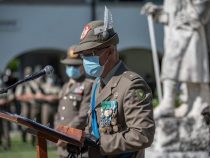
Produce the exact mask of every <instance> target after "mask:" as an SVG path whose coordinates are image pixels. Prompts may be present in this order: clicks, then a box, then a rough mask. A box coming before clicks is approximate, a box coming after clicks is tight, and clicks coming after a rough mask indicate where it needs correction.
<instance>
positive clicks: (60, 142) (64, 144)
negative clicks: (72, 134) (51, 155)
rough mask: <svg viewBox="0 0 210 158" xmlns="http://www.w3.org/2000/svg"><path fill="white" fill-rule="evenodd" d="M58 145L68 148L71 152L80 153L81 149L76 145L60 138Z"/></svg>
mask: <svg viewBox="0 0 210 158" xmlns="http://www.w3.org/2000/svg"><path fill="white" fill-rule="evenodd" d="M56 146H58V147H62V148H63V149H67V151H68V152H69V153H74V154H79V153H80V152H81V149H80V148H79V147H77V146H75V145H72V144H69V143H67V142H65V141H63V140H61V139H59V140H58V142H57V143H56Z"/></svg>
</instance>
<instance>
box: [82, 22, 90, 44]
mask: <svg viewBox="0 0 210 158" xmlns="http://www.w3.org/2000/svg"><path fill="white" fill-rule="evenodd" d="M89 31H90V26H89V25H85V27H84V30H83V32H82V34H81V37H80V40H81V41H82V40H83V39H84V38H85V37H86V36H87V34H88V32H89Z"/></svg>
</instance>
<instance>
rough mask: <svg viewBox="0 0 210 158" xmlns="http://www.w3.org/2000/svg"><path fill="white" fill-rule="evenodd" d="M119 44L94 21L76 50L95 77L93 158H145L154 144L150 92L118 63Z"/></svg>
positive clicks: (91, 115)
mask: <svg viewBox="0 0 210 158" xmlns="http://www.w3.org/2000/svg"><path fill="white" fill-rule="evenodd" d="M111 21H112V19H111ZM107 26H108V27H107ZM118 42H119V39H118V34H117V33H116V32H115V31H114V29H113V27H112V26H110V25H109V24H108V25H105V22H103V21H92V22H90V23H88V24H87V25H86V26H85V27H84V30H83V33H82V35H81V38H80V44H79V45H78V46H77V47H76V49H75V54H80V55H81V57H82V59H83V66H84V69H85V71H86V73H87V74H88V75H90V76H93V77H95V78H96V80H95V83H94V85H93V88H92V94H91V110H90V111H89V113H88V114H89V116H88V126H87V127H86V133H89V134H92V135H94V137H95V138H96V139H97V140H98V141H97V143H96V144H95V146H94V147H93V146H90V147H89V149H88V152H89V157H90V158H93V157H94V158H101V157H104V158H125V157H126V158H134V157H135V158H143V157H144V149H145V148H147V147H149V146H150V145H151V143H152V142H153V137H154V132H155V123H154V120H153V109H152V103H151V102H152V93H151V90H150V88H149V87H148V85H147V83H146V82H145V81H144V80H143V78H142V77H141V76H139V75H138V74H136V73H135V72H132V71H129V70H128V69H127V67H126V66H125V64H124V63H123V62H122V61H120V60H119V55H118V53H117V44H118ZM96 146H98V147H96Z"/></svg>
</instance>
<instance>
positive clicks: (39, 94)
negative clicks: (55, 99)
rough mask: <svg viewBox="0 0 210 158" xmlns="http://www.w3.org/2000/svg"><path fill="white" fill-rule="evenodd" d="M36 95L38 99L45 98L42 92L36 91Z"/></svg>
mask: <svg viewBox="0 0 210 158" xmlns="http://www.w3.org/2000/svg"><path fill="white" fill-rule="evenodd" d="M34 97H35V99H36V100H43V99H44V95H43V94H42V93H36V94H35V96H34Z"/></svg>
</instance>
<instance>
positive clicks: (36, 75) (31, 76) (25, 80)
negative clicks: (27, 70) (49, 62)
mask: <svg viewBox="0 0 210 158" xmlns="http://www.w3.org/2000/svg"><path fill="white" fill-rule="evenodd" d="M40 76H42V74H32V75H29V76H27V77H26V78H24V79H23V80H20V81H17V82H15V83H14V84H12V85H10V86H9V87H6V88H2V89H0V94H3V93H7V91H8V90H9V89H12V88H15V87H16V86H17V85H19V84H21V83H24V82H27V81H30V80H33V79H36V78H38V77H40Z"/></svg>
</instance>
